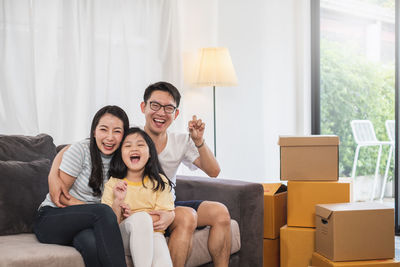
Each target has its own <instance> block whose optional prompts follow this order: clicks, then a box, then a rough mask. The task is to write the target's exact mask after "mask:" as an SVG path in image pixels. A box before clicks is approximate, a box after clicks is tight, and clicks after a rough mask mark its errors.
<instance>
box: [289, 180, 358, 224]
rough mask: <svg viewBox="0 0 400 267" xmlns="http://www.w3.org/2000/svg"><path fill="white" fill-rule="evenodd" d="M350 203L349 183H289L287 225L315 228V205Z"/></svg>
mask: <svg viewBox="0 0 400 267" xmlns="http://www.w3.org/2000/svg"><path fill="white" fill-rule="evenodd" d="M349 201H350V184H349V183H347V182H332V181H327V182H318V181H308V182H299V181H289V182H288V204H287V205H288V206H287V210H288V212H287V224H288V226H295V227H315V205H316V204H329V203H343V202H349Z"/></svg>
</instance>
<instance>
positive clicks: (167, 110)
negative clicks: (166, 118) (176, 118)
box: [150, 101, 176, 114]
mask: <svg viewBox="0 0 400 267" xmlns="http://www.w3.org/2000/svg"><path fill="white" fill-rule="evenodd" d="M150 108H151V109H152V110H154V111H159V110H160V108H164V111H165V113H167V114H172V113H174V112H175V110H176V107H175V106H173V105H161V104H160V103H158V102H156V101H150Z"/></svg>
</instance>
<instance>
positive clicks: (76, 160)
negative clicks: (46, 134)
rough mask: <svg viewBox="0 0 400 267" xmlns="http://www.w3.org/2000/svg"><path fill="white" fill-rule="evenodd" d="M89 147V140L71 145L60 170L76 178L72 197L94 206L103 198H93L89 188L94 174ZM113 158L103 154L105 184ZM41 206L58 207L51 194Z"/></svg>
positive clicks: (71, 190)
mask: <svg viewBox="0 0 400 267" xmlns="http://www.w3.org/2000/svg"><path fill="white" fill-rule="evenodd" d="M89 146H90V140H89V139H85V140H83V141H80V142H77V143H75V144H73V145H71V146H70V147H69V148H68V149H67V150H66V151H65V152H64V155H63V158H62V161H61V165H60V170H62V171H63V172H65V173H66V174H69V175H71V176H72V177H76V180H75V182H74V183H73V185H72V186H71V189H70V190H69V193H70V194H71V196H73V197H75V198H76V199H78V200H81V201H83V202H85V203H87V204H93V203H100V200H101V196H93V189H92V188H91V187H90V186H89V177H90V173H91V172H92V163H91V157H90V149H89ZM111 158H112V156H105V155H103V154H101V160H102V162H103V177H104V181H103V182H104V183H106V182H107V180H108V169H109V168H110V161H111ZM103 189H104V188H101V191H103ZM40 206H41V207H43V206H52V207H56V205H55V204H54V203H53V202H52V201H51V198H50V194H47V196H46V199H45V200H44V201H43V202H42V204H41V205H40Z"/></svg>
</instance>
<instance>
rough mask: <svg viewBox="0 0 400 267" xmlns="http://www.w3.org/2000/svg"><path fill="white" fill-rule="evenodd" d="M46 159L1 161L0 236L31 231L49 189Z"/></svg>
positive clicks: (49, 163)
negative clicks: (37, 211) (38, 209)
mask: <svg viewBox="0 0 400 267" xmlns="http://www.w3.org/2000/svg"><path fill="white" fill-rule="evenodd" d="M50 166H51V161H50V160H49V159H39V160H36V161H31V162H22V161H0V235H11V234H18V233H30V232H32V223H33V220H34V217H35V214H36V210H37V208H38V207H39V205H40V203H41V202H42V201H43V200H44V198H45V196H46V194H47V192H48V191H49V190H48V184H47V176H48V173H49V170H50Z"/></svg>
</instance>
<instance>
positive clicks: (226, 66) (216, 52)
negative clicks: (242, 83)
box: [195, 47, 237, 86]
mask: <svg viewBox="0 0 400 267" xmlns="http://www.w3.org/2000/svg"><path fill="white" fill-rule="evenodd" d="M198 66H199V67H198V71H197V76H196V77H195V84H196V85H198V86H233V85H237V78H236V74H235V69H234V68H233V64H232V60H231V56H230V55H229V50H228V48H225V47H208V48H201V49H200V56H199V65H198Z"/></svg>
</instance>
